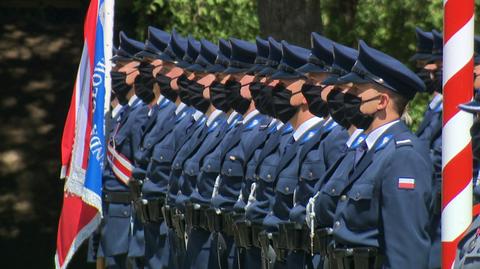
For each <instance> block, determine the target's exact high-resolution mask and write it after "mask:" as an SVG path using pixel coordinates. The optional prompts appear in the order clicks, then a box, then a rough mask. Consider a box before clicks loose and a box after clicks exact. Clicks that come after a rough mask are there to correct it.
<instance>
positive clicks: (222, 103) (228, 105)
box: [210, 81, 232, 113]
mask: <svg viewBox="0 0 480 269" xmlns="http://www.w3.org/2000/svg"><path fill="white" fill-rule="evenodd" d="M231 100H232V99H231V98H230V92H229V91H227V90H226V89H225V85H223V84H222V83H220V82H217V81H214V82H212V84H211V85H210V101H211V102H212V104H213V106H214V107H215V108H216V109H220V110H221V111H223V112H225V113H226V112H228V111H230V109H232V102H231Z"/></svg>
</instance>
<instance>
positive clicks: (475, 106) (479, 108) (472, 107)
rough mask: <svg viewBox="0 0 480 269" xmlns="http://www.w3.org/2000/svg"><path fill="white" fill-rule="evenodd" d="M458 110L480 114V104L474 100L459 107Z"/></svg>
mask: <svg viewBox="0 0 480 269" xmlns="http://www.w3.org/2000/svg"><path fill="white" fill-rule="evenodd" d="M458 108H460V109H461V110H463V111H466V112H469V113H479V112H480V102H478V101H476V100H473V101H471V102H468V103H465V104H461V105H459V106H458Z"/></svg>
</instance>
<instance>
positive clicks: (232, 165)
mask: <svg viewBox="0 0 480 269" xmlns="http://www.w3.org/2000/svg"><path fill="white" fill-rule="evenodd" d="M268 122H269V119H268V118H267V117H265V116H264V115H262V114H260V113H259V112H258V111H257V110H254V111H251V112H250V113H248V114H247V115H245V117H244V119H243V121H242V124H241V125H239V126H238V127H237V128H236V129H235V132H234V134H232V136H231V137H230V139H229V141H228V142H227V143H226V144H225V145H224V148H223V149H222V151H223V152H222V156H221V157H222V159H221V160H220V161H221V163H222V165H221V170H220V175H219V177H218V179H217V182H216V185H217V186H218V188H216V191H215V194H214V195H213V196H212V199H211V207H212V208H214V209H218V210H220V211H221V212H222V214H223V215H226V214H229V213H230V212H232V211H233V210H234V206H235V203H236V202H238V200H239V197H240V199H241V200H242V201H241V202H242V203H243V199H242V198H241V192H242V186H243V184H245V182H244V181H245V172H246V167H247V163H248V162H249V161H250V160H251V159H252V158H253V154H254V152H255V150H256V149H257V148H258V147H259V146H260V144H262V143H263V141H264V139H265V138H266V130H265V129H264V128H261V126H262V125H266V124H268ZM247 198H248V196H247ZM220 235H221V236H222V237H223V238H220V239H218V238H215V241H214V242H213V243H214V244H218V243H219V242H218V240H224V241H225V243H224V248H225V251H224V252H223V253H224V254H223V255H222V253H217V252H216V251H213V255H217V256H218V255H220V256H222V259H221V262H222V263H225V262H226V260H227V259H226V257H230V259H229V264H230V267H231V266H232V262H233V260H232V258H233V257H232V256H233V255H232V254H233V253H232V251H233V238H232V235H231V234H227V233H226V232H222V234H216V236H220Z"/></svg>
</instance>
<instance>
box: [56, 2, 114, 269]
mask: <svg viewBox="0 0 480 269" xmlns="http://www.w3.org/2000/svg"><path fill="white" fill-rule="evenodd" d="M113 1H114V0H92V1H91V2H90V6H89V8H88V11H87V16H86V19H85V25H84V45H83V51H82V56H81V60H80V64H79V67H78V72H77V77H76V81H75V86H74V89H73V94H72V99H71V104H70V109H69V112H68V116H67V120H66V122H65V127H64V133H63V137H62V172H61V177H62V178H65V179H66V181H65V187H64V196H63V208H62V212H61V216H60V219H59V224H58V234H57V250H56V253H55V266H56V268H62V269H63V268H67V266H68V263H69V262H70V260H71V259H72V257H73V255H74V254H75V252H76V251H77V249H78V248H79V247H80V245H81V244H82V243H83V241H85V239H87V238H88V237H89V236H90V235H91V234H92V233H93V231H94V230H95V229H96V228H97V226H98V224H99V223H100V220H101V214H102V200H101V194H102V189H101V187H102V170H103V164H104V157H105V119H104V115H105V108H106V106H105V102H106V100H108V101H109V99H110V98H109V96H110V93H109V92H108V91H109V90H110V87H109V85H108V86H107V83H108V80H107V81H106V78H107V79H108V77H107V75H106V74H109V70H110V69H111V67H110V65H111V62H110V58H111V50H112V39H111V37H112V30H113V28H112V26H113ZM107 57H108V58H107ZM108 84H109V83H108ZM107 89H108V90H107Z"/></svg>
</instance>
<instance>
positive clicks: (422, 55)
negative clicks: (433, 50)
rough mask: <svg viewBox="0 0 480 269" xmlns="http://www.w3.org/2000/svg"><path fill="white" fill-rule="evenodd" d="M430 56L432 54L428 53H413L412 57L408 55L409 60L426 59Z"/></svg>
mask: <svg viewBox="0 0 480 269" xmlns="http://www.w3.org/2000/svg"><path fill="white" fill-rule="evenodd" d="M431 57H432V54H428V53H415V54H413V56H412V57H410V59H409V60H410V61H426V60H429V59H430V58H431Z"/></svg>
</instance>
